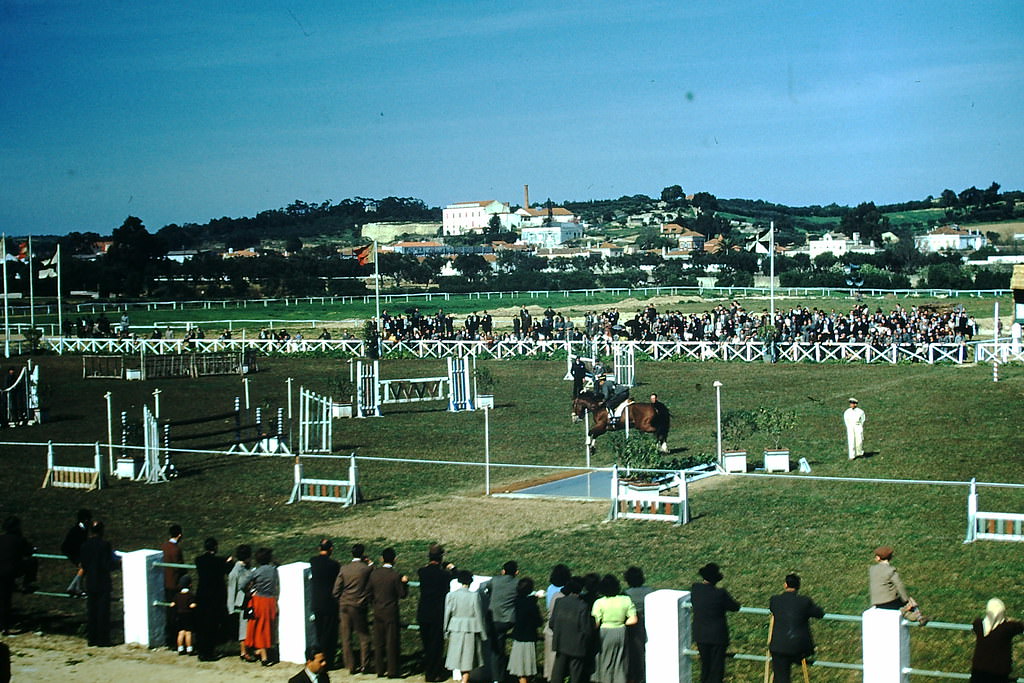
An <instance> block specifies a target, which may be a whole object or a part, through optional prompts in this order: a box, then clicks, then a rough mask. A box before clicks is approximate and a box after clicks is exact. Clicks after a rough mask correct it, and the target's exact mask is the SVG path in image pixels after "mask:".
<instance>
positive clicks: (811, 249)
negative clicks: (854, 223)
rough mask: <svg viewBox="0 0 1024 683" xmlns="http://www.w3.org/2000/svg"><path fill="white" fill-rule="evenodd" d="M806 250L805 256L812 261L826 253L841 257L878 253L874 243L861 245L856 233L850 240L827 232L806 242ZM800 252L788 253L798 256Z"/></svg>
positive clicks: (794, 250) (796, 250)
mask: <svg viewBox="0 0 1024 683" xmlns="http://www.w3.org/2000/svg"><path fill="white" fill-rule="evenodd" d="M806 248H807V255H808V256H810V257H811V260H812V261H813V260H814V258H815V257H817V256H820V255H821V254H826V253H831V254H832V255H833V256H837V257H842V256H844V255H846V254H874V253H877V252H878V247H876V246H875V245H874V243H871V244H861V242H860V235H859V234H858V233H856V232H855V233H853V237H852V238H849V237H847V236H846V235H843V234H841V233H839V234H837V233H833V232H828V233H825V234H824V235H822V236H821V237H819V238H818V239H809V240H807V247H806ZM800 251H801V250H799V249H793V250H791V252H790V253H791V254H798V253H800Z"/></svg>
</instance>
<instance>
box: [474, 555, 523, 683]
mask: <svg viewBox="0 0 1024 683" xmlns="http://www.w3.org/2000/svg"><path fill="white" fill-rule="evenodd" d="M518 575H519V564H518V563H516V561H515V560H509V561H508V562H506V563H505V564H503V565H502V566H501V573H500V574H498V575H497V576H495V577H494V578H493V579H491V580H490V581H488V582H487V583H485V584H484V585H483V588H482V590H483V594H484V598H485V600H486V603H485V604H486V605H487V609H488V611H489V612H490V616H491V618H490V626H491V633H490V634H489V635H490V640H491V648H492V651H493V652H494V659H493V660H492V671H491V673H492V676H491V680H492V681H503V680H505V671H506V669H507V668H508V649H507V643H508V637H509V633H511V632H512V627H513V626H514V625H515V620H516V610H515V602H516V585H517V584H518V583H519V579H517V578H516V577H517V576H518Z"/></svg>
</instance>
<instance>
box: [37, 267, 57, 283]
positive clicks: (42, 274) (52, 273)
mask: <svg viewBox="0 0 1024 683" xmlns="http://www.w3.org/2000/svg"><path fill="white" fill-rule="evenodd" d="M48 277H57V270H56V269H55V268H46V269H44V270H40V271H39V279H40V280H45V279H46V278H48Z"/></svg>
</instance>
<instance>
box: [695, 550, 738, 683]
mask: <svg viewBox="0 0 1024 683" xmlns="http://www.w3.org/2000/svg"><path fill="white" fill-rule="evenodd" d="M697 573H698V574H700V577H701V579H703V580H702V581H700V582H698V583H695V584H693V586H691V587H690V603H691V604H692V605H693V640H694V641H695V642H696V643H697V651H698V652H700V681H701V683H722V680H723V679H724V677H725V650H726V648H727V647H729V624H728V622H727V621H726V618H725V613H726V612H738V611H739V609H740V603H738V602H736V601H735V600H734V599H733V597H732V596H731V595H729V591H727V590H725V589H724V588H719V587H718V582H719V581H721V580H722V578H723V577H722V571H721V570H720V569H719V568H718V565H717V564H715V563H714V562H709V563H708V564H706V565H704V566H703V567H701V568H700V569H699V570H697Z"/></svg>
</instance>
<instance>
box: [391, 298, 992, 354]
mask: <svg viewBox="0 0 1024 683" xmlns="http://www.w3.org/2000/svg"><path fill="white" fill-rule="evenodd" d="M381 322H382V329H383V339H384V340H386V341H408V340H417V339H439V340H454V341H476V340H483V341H491V342H498V341H515V340H524V339H533V340H565V339H569V340H570V341H586V340H591V339H598V340H605V341H616V340H622V341H625V340H634V341H659V342H722V343H726V342H728V343H743V342H748V341H775V342H778V343H783V344H790V343H805V344H808V343H842V342H855V343H869V344H873V345H876V346H888V345H890V344H962V343H965V342H969V341H971V340H973V339H974V337H976V336H977V334H978V322H977V320H976V319H975V318H974V316H971V315H968V314H967V313H966V312H965V311H964V310H963V308H962V307H959V306H958V307H956V308H952V309H950V310H938V309H936V308H934V307H928V306H911V307H909V308H907V307H904V306H902V305H900V304H896V305H895V306H894V307H893V308H892V309H890V310H889V311H888V312H886V311H884V310H883V309H882V307H876V308H875V310H873V311H872V310H871V307H870V306H868V305H866V304H856V305H854V306H853V307H852V308H851V309H850V310H849V311H847V312H842V311H838V310H836V309H834V308H832V309H828V310H826V309H823V308H817V307H808V306H798V307H794V308H788V309H786V308H782V309H779V310H777V311H776V312H775V316H774V317H772V316H771V315H770V314H769V312H768V310H767V309H763V310H761V311H760V312H754V311H748V310H747V309H746V308H744V307H743V306H742V305H740V304H739V303H738V302H735V301H734V302H732V303H731V304H729V305H724V304H721V305H718V306H715V307H714V308H712V309H709V310H705V311H702V312H700V313H683V312H682V311H678V310H669V311H664V312H659V311H658V310H657V309H656V308H655V307H654V306H653V305H649V306H646V307H645V308H643V309H641V310H639V311H637V312H636V313H635V314H634V315H633V316H628V315H623V314H622V313H620V311H619V310H618V309H616V308H609V309H607V310H605V311H603V312H600V313H589V312H588V313H586V314H584V316H583V319H582V320H581V321H578V322H574V321H573V320H572V319H571V318H568V317H565V316H564V315H562V314H560V313H556V312H555V311H554V310H553V309H551V308H550V307H548V308H546V309H545V310H543V312H541V313H539V314H537V315H536V316H535V315H533V314H532V313H531V312H530V311H529V309H528V308H527V307H525V306H523V307H521V308H520V310H519V312H518V313H516V314H515V315H513V316H512V320H511V325H510V326H503V327H502V329H501V330H498V329H496V327H495V323H494V320H493V318H492V316H491V315H490V314H489V313H488V312H487V311H483V312H482V313H477V312H473V313H471V314H470V315H468V316H466V318H465V319H464V320H461V321H457V320H456V319H455V318H454V316H452V315H451V314H447V313H445V312H444V311H443V310H440V309H439V310H438V311H437V313H436V314H435V315H423V314H422V313H421V312H420V311H419V309H413V310H412V311H410V312H408V313H405V314H404V315H403V314H398V315H392V314H390V313H388V312H387V311H384V312H383V313H382V314H381Z"/></svg>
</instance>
